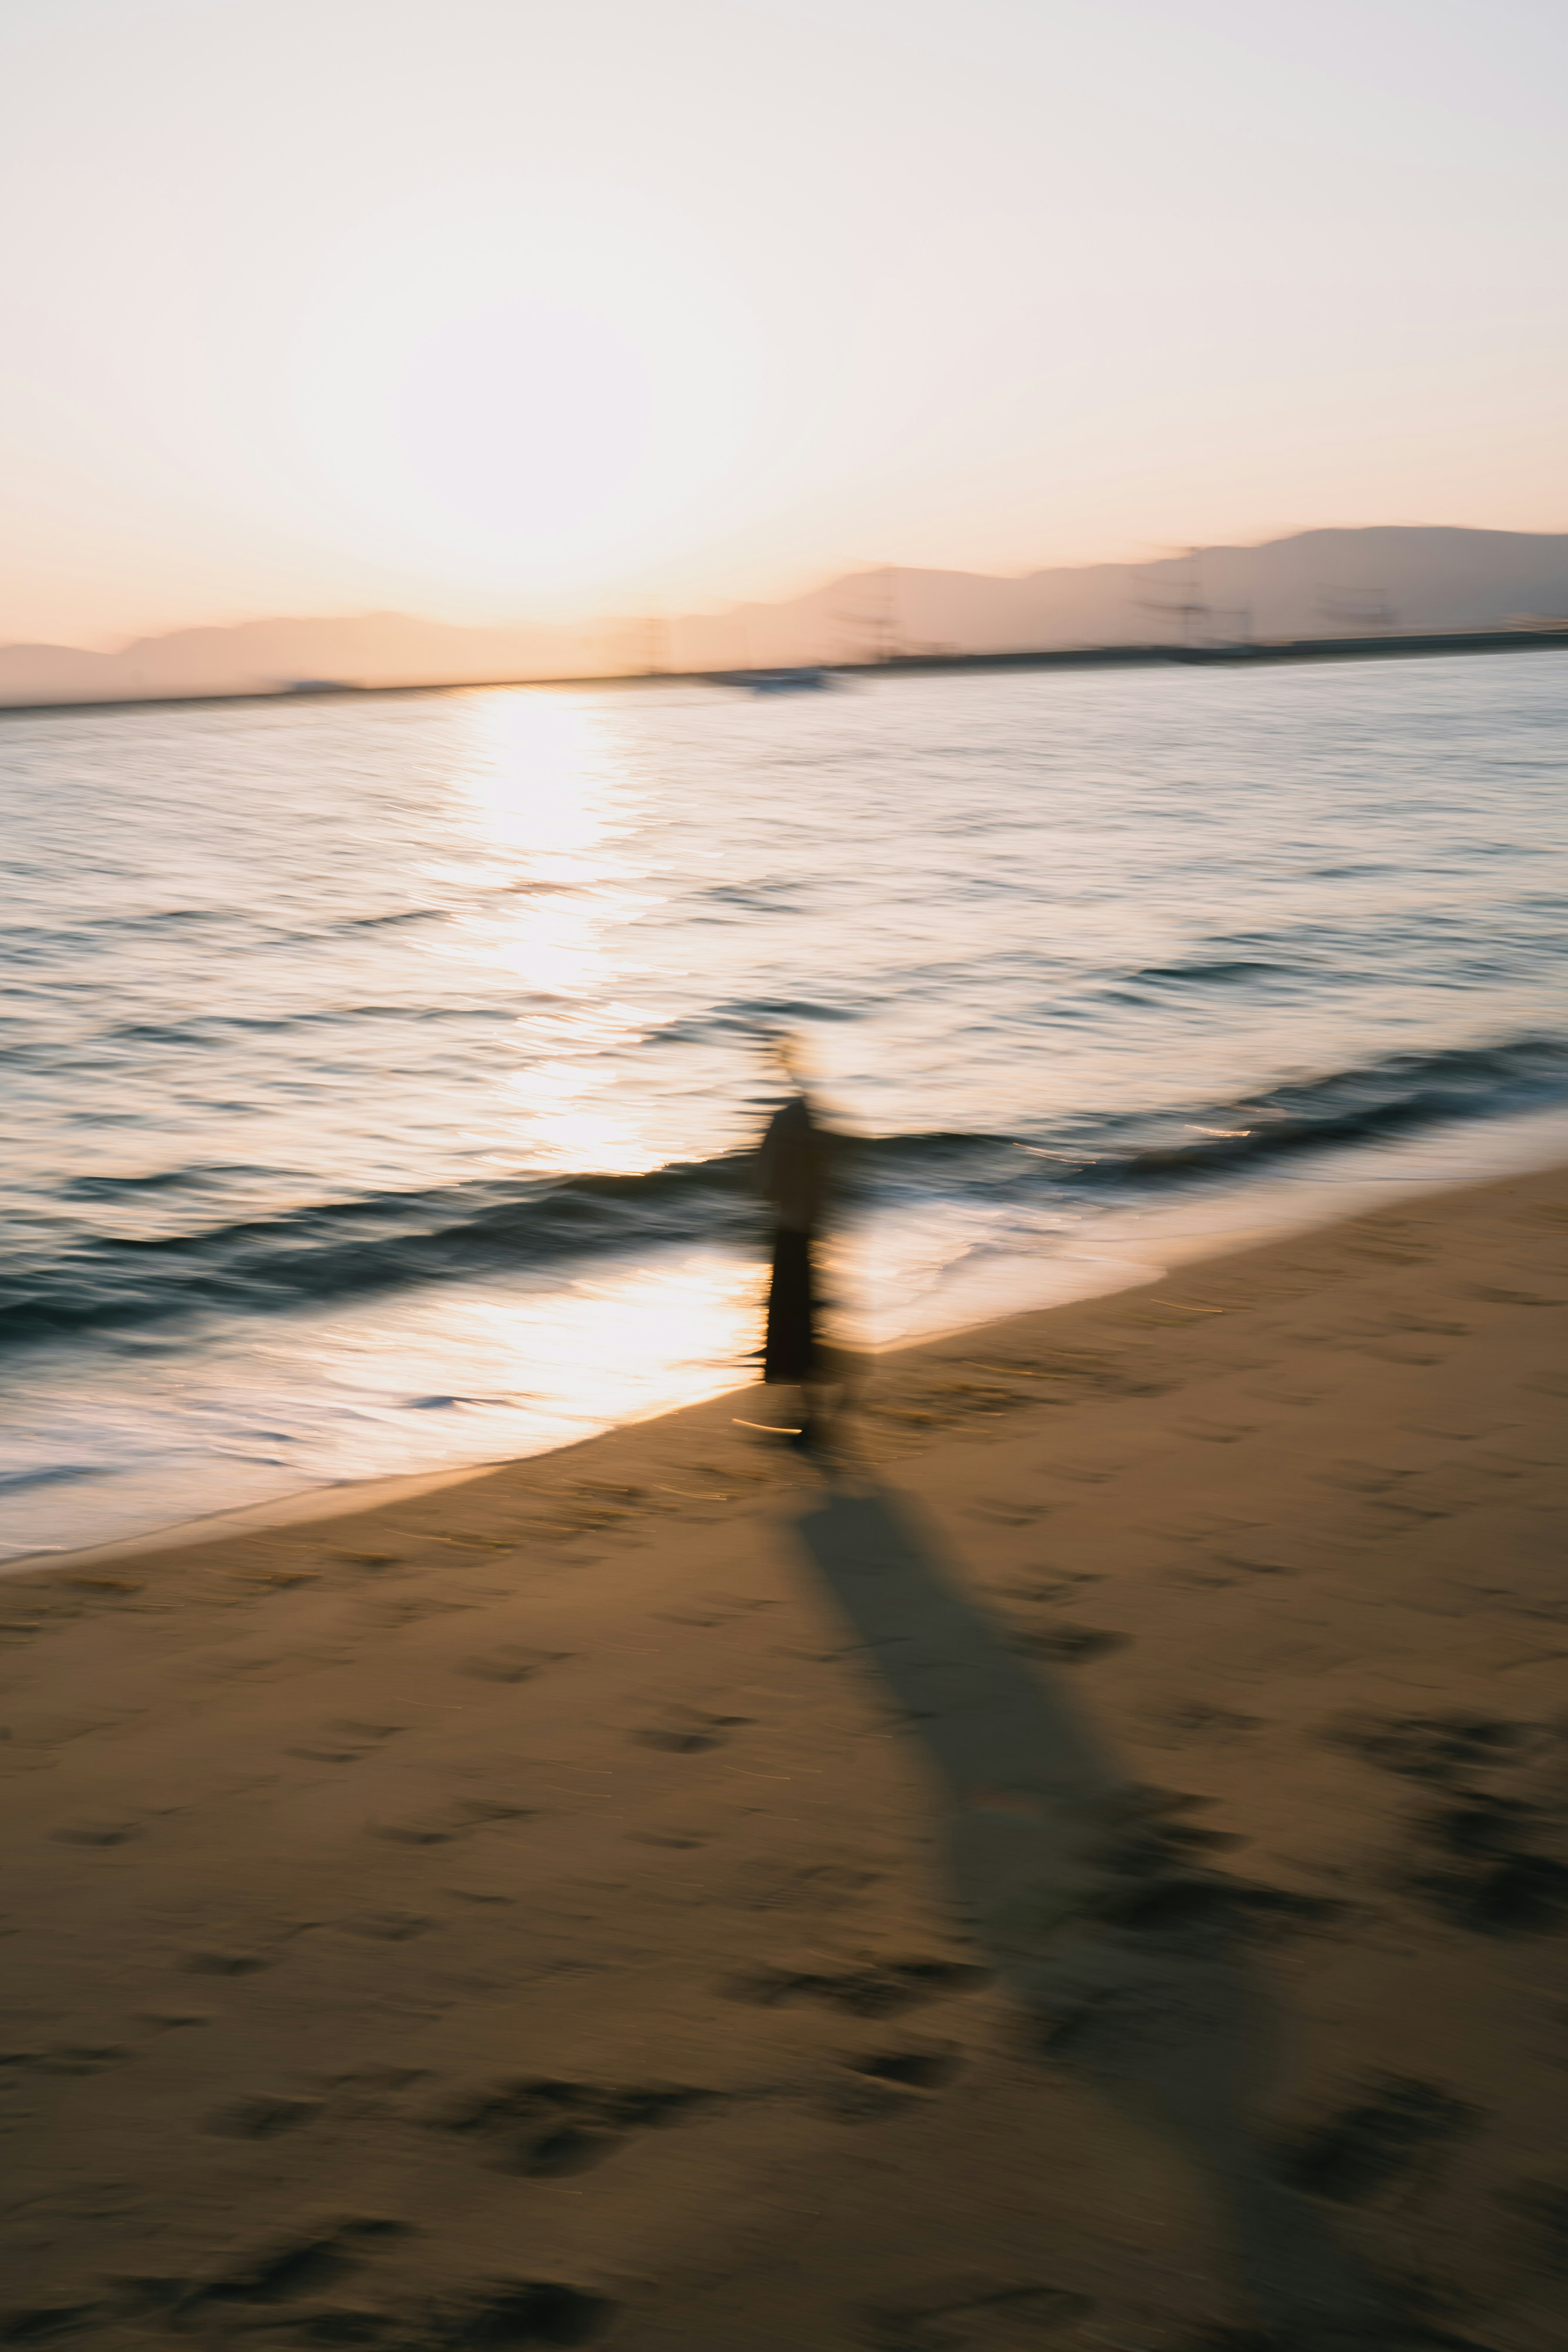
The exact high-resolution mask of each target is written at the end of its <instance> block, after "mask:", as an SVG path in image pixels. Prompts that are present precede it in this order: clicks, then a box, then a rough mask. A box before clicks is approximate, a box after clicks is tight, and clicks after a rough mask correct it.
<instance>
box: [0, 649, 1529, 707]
mask: <svg viewBox="0 0 1568 2352" xmlns="http://www.w3.org/2000/svg"><path fill="white" fill-rule="evenodd" d="M1547 650H1555V651H1557V652H1559V653H1561V652H1563V651H1565V650H1568V627H1563V628H1550V629H1454V630H1423V631H1421V632H1419V633H1414V634H1406V633H1398V634H1396V633H1393V632H1387V633H1385V634H1384V635H1378V636H1370V637H1285V638H1279V639H1268V638H1264V639H1256V640H1247V641H1241V640H1238V641H1237V642H1235V643H1231V644H1218V645H1209V646H1153V645H1117V646H1052V647H1051V648H1049V649H1041V650H1040V651H1038V652H1033V653H1030V652H1027V651H1026V652H1019V653H997V654H978V653H975V654H937V653H931V654H894V655H891V656H888V658H887V659H886V660H883V661H874V662H824V663H821V664H817V663H811V664H800V665H798V667H802V668H806V667H810V668H813V669H821V671H822V672H823V673H824V674H825V675H827V676H829V677H914V676H931V675H936V676H942V675H946V674H949V673H953V674H956V673H961V672H971V673H972V672H981V673H988V672H995V671H998V670H1036V669H1136V668H1157V667H1161V666H1169V665H1172V664H1175V665H1177V666H1193V665H1210V666H1212V665H1216V664H1218V665H1220V666H1222V667H1227V668H1231V669H1249V668H1256V667H1265V666H1268V667H1271V666H1272V665H1274V664H1275V663H1279V662H1323V661H1375V660H1385V661H1387V660H1396V659H1412V658H1416V657H1420V656H1426V657H1428V658H1430V657H1432V656H1446V655H1448V654H1511V653H1537V652H1543V651H1547ZM774 667H776V668H781V669H783V670H785V671H788V670H789V668H790V667H797V665H791V664H788V663H785V664H779V665H775V666H774ZM752 675H753V673H752V671H751V670H749V669H748V668H746V667H737V668H736V669H734V670H715V669H700V670H609V671H605V672H603V673H601V674H600V675H598V676H594V677H465V678H442V679H435V680H423V681H422V680H419V679H411V680H408V681H407V682H405V683H403V684H401V685H397V686H355V685H353V684H351V683H349V682H348V681H345V682H344V683H343V684H341V685H337V684H331V685H328V684H323V685H320V686H312V687H310V688H307V689H304V690H301V689H300V688H297V687H287V686H280V687H271V688H259V689H257V688H253V689H250V690H246V691H239V692H235V693H233V694H148V695H110V696H106V697H104V698H102V699H101V700H99V699H96V698H93V697H91V696H81V697H79V698H75V699H72V700H68V701H64V702H60V701H55V702H4V703H0V719H5V718H16V719H24V718H45V717H49V716H52V715H57V714H61V713H66V712H70V711H78V710H168V709H190V708H193V707H198V706H203V705H209V706H210V705H213V704H226V703H235V702H246V703H257V702H259V703H267V704H272V703H310V702H334V701H347V700H350V699H355V700H357V699H359V698H361V697H364V696H375V697H377V698H386V697H387V696H389V695H400V694H418V695H425V694H471V693H474V692H475V691H476V690H479V689H483V688H496V687H518V686H528V687H539V688H552V689H561V688H568V689H575V690H579V691H580V690H581V689H582V688H601V687H623V686H734V687H736V688H741V687H742V686H743V685H744V684H745V682H746V681H747V679H748V678H749V677H751V676H752Z"/></svg>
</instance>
